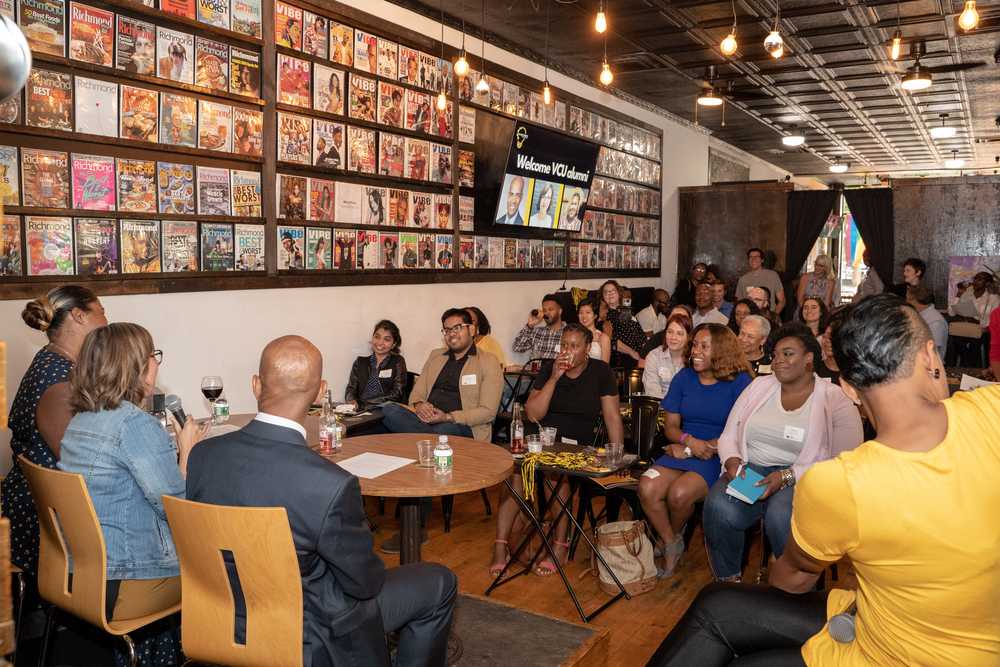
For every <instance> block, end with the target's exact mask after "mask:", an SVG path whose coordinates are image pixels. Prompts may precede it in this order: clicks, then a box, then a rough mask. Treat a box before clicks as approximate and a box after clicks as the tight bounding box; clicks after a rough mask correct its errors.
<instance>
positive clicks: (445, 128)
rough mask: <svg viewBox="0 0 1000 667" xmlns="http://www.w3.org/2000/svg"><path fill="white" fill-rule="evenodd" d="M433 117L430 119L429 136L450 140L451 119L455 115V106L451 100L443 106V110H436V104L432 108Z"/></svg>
mask: <svg viewBox="0 0 1000 667" xmlns="http://www.w3.org/2000/svg"><path fill="white" fill-rule="evenodd" d="M431 108H432V110H433V117H432V118H431V134H434V135H437V136H439V137H444V138H445V139H451V118H452V116H453V115H454V113H455V105H454V103H453V102H452V101H451V100H448V103H447V104H445V105H444V110H443V111H442V110H441V109H438V107H437V104H434V105H433V106H432V107H431Z"/></svg>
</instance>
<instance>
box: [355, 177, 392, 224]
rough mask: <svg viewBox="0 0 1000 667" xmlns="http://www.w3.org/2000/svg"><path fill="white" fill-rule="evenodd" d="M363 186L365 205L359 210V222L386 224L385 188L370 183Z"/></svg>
mask: <svg viewBox="0 0 1000 667" xmlns="http://www.w3.org/2000/svg"><path fill="white" fill-rule="evenodd" d="M364 187H365V206H364V208H363V209H362V212H361V224H363V225H374V226H381V225H386V224H388V223H387V221H386V205H387V204H388V199H389V194H388V191H387V190H386V189H385V188H380V187H376V186H372V185H366V186H364Z"/></svg>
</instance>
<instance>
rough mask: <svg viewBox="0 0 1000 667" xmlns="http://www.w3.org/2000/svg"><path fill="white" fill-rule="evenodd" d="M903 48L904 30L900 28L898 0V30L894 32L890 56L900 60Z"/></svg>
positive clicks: (897, 0)
mask: <svg viewBox="0 0 1000 667" xmlns="http://www.w3.org/2000/svg"><path fill="white" fill-rule="evenodd" d="M902 48H903V32H902V31H901V30H900V29H899V0H896V32H894V33H893V34H892V45H891V46H890V47H889V57H890V58H892V59H893V60H899V54H900V51H901V50H902Z"/></svg>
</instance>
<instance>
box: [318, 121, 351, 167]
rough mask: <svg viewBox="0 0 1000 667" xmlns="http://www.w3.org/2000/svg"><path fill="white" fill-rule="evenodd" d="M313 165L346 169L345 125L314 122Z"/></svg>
mask: <svg viewBox="0 0 1000 667" xmlns="http://www.w3.org/2000/svg"><path fill="white" fill-rule="evenodd" d="M313 143H314V146H313V164H315V165H318V166H321V167H333V168H334V169H343V168H344V124H343V123H332V122H330V121H328V120H320V119H318V118H317V119H316V120H314V121H313Z"/></svg>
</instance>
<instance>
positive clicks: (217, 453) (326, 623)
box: [187, 420, 385, 667]
mask: <svg viewBox="0 0 1000 667" xmlns="http://www.w3.org/2000/svg"><path fill="white" fill-rule="evenodd" d="M187 498H188V499H189V500H194V501H197V502H202V503H211V504H214V505H235V506H243V507H284V508H285V510H286V511H287V512H288V523H289V524H290V526H291V529H292V539H293V540H294V543H295V551H296V553H297V555H298V560H299V570H300V573H301V576H302V603H303V608H304V609H303V613H304V625H303V652H304V665H305V666H306V667H326V666H328V665H334V664H344V663H345V659H346V658H347V655H345V645H346V646H348V647H349V646H353V647H354V648H355V649H356V648H357V645H358V644H359V643H371V644H372V645H376V646H377V645H378V644H379V643H381V644H383V645H384V643H385V637H384V631H382V626H381V615H380V613H379V610H378V605H377V604H376V601H375V599H374V598H375V596H376V595H377V594H378V593H379V591H380V590H381V589H382V584H383V582H384V580H385V565H384V564H383V563H382V560H381V559H380V558H379V557H378V556H376V555H375V552H374V550H373V548H372V547H373V545H372V535H371V531H370V530H369V528H368V523H367V520H366V518H365V512H364V507H363V505H362V500H361V486H360V484H359V483H358V480H357V478H356V477H353V476H352V475H350V474H348V473H347V471H345V470H344V469H343V468H341V467H339V466H337V465H334V464H332V463H330V462H328V461H326V460H325V459H323V458H322V457H321V456H320V455H319V454H317V453H315V452H313V451H312V450H310V449H309V448H308V447H307V446H306V442H305V438H303V437H302V434H301V433H299V432H298V431H296V430H294V429H291V428H285V427H282V426H276V425H272V424H267V423H265V422H261V421H256V420H255V421H252V422H250V423H249V424H248V425H247V426H245V427H244V428H243V429H241V430H239V431H236V432H234V433H227V434H226V435H222V436H219V437H216V438H211V439H210V440H206V441H204V442H202V443H200V444H198V445H197V446H196V447H195V448H194V449H193V450H192V451H191V456H190V458H189V459H188V475H187ZM359 632H360V633H362V635H364V637H363V641H361V642H359V639H358V637H357V635H358V633H359ZM351 633H354V634H353V636H352V637H350V638H347V637H346V635H348V634H351ZM351 652H352V651H348V653H351Z"/></svg>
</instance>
